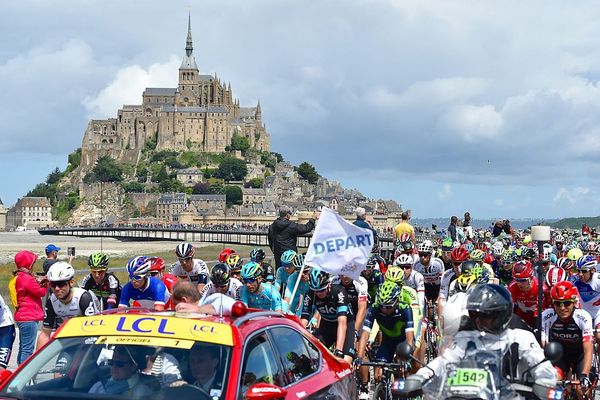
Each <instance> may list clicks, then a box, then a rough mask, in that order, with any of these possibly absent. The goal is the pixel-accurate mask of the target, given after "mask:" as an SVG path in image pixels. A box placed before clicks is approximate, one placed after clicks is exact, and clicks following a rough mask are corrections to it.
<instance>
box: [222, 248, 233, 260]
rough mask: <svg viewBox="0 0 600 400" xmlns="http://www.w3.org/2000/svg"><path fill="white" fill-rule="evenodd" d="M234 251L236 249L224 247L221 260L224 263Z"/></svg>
mask: <svg viewBox="0 0 600 400" xmlns="http://www.w3.org/2000/svg"><path fill="white" fill-rule="evenodd" d="M234 253H235V250H233V249H223V251H221V252H220V253H219V262H220V263H224V262H225V261H227V258H228V257H229V256H230V255H232V254H234Z"/></svg>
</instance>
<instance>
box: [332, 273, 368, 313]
mask: <svg viewBox="0 0 600 400" xmlns="http://www.w3.org/2000/svg"><path fill="white" fill-rule="evenodd" d="M332 283H333V284H334V285H340V286H342V287H343V288H344V289H346V295H347V296H348V305H349V306H350V309H351V310H352V314H353V315H356V313H357V312H358V302H359V301H367V299H368V296H369V294H368V287H369V285H368V284H367V280H366V279H365V278H363V277H362V276H361V277H359V280H357V281H356V280H352V281H351V282H350V285H348V286H346V285H344V284H343V283H342V279H341V278H340V277H339V276H337V277H335V278H334V279H333V281H332Z"/></svg>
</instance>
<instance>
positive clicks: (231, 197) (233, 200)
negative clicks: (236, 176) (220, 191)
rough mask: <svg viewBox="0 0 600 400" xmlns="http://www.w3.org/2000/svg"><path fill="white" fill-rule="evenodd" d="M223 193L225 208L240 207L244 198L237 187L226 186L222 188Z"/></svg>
mask: <svg viewBox="0 0 600 400" xmlns="http://www.w3.org/2000/svg"><path fill="white" fill-rule="evenodd" d="M224 191H225V203H226V204H227V206H231V205H234V204H235V205H240V204H242V200H243V199H244V196H243V194H242V188H240V187H239V186H231V185H227V186H225V188H224Z"/></svg>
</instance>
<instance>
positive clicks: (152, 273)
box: [150, 271, 160, 276]
mask: <svg viewBox="0 0 600 400" xmlns="http://www.w3.org/2000/svg"><path fill="white" fill-rule="evenodd" d="M158 274H160V271H150V276H157V275H158Z"/></svg>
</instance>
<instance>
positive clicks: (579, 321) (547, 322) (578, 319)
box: [542, 308, 594, 350]
mask: <svg viewBox="0 0 600 400" xmlns="http://www.w3.org/2000/svg"><path fill="white" fill-rule="evenodd" d="M557 320H558V315H556V312H555V311H554V309H553V308H549V309H547V310H544V312H543V313H542V341H545V342H548V341H549V340H548V338H549V337H550V335H551V332H550V329H552V325H554V323H555V322H556V321H557ZM558 328H560V331H559V332H557V334H558V335H559V337H560V338H562V340H565V343H561V344H562V345H563V347H565V346H566V347H568V346H569V345H570V344H573V343H575V344H576V346H578V345H580V344H581V343H582V342H591V341H593V340H594V329H593V325H592V317H591V316H590V314H589V313H588V312H587V311H585V310H582V309H580V308H576V309H575V310H574V311H573V317H572V320H569V321H568V322H567V323H564V322H561V323H560V324H559V327H558ZM577 328H579V330H580V331H581V332H577ZM554 340H556V339H554ZM567 350H570V349H567Z"/></svg>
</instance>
